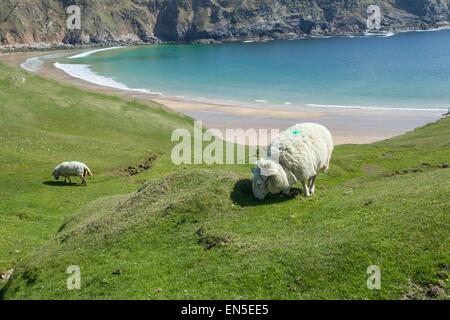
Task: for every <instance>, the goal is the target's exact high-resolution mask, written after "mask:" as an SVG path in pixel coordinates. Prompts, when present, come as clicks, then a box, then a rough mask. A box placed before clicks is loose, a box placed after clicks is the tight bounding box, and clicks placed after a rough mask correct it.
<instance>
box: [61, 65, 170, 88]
mask: <svg viewBox="0 0 450 320" xmlns="http://www.w3.org/2000/svg"><path fill="white" fill-rule="evenodd" d="M54 66H55V67H56V68H58V69H60V70H62V71H64V72H65V73H67V74H68V75H69V76H71V77H74V78H77V79H81V80H84V81H87V82H90V83H93V84H97V85H100V86H103V87H109V88H114V89H120V90H127V91H133V92H140V93H148V94H154V95H162V93H161V92H151V91H149V90H147V89H136V88H130V87H128V86H127V85H126V84H123V83H121V82H118V81H116V80H114V79H113V78H108V77H104V76H101V75H99V74H97V73H95V72H94V71H92V69H91V66H90V65H88V64H62V63H58V62H56V63H55V64H54Z"/></svg>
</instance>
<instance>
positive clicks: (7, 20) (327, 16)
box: [0, 0, 450, 46]
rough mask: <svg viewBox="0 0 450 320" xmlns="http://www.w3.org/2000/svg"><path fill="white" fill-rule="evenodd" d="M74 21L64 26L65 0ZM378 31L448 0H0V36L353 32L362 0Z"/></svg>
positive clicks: (161, 37)
mask: <svg viewBox="0 0 450 320" xmlns="http://www.w3.org/2000/svg"><path fill="white" fill-rule="evenodd" d="M73 4H75V5H78V6H79V7H80V8H81V15H80V17H81V29H80V30H68V28H67V24H66V21H67V19H68V17H69V16H70V14H67V13H66V9H67V7H69V6H70V5H73ZM371 4H377V5H379V6H380V7H381V14H382V20H381V27H382V30H384V31H397V30H404V29H428V28H435V27H439V26H442V25H447V24H448V23H449V21H450V0H380V1H377V0H372V1H371V0H95V1H91V0H75V1H69V0H1V2H0V43H1V44H6V45H8V44H10V45H15V44H25V45H30V46H32V45H36V44H39V43H46V44H55V45H56V44H61V43H67V44H91V43H102V44H110V43H116V44H117V43H141V42H149V43H153V42H160V41H170V42H212V41H239V40H265V39H284V38H293V37H299V36H304V35H336V34H348V33H360V32H364V31H366V28H367V17H368V14H367V7H368V6H369V5H371Z"/></svg>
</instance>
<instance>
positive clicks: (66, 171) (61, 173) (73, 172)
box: [52, 161, 92, 185]
mask: <svg viewBox="0 0 450 320" xmlns="http://www.w3.org/2000/svg"><path fill="white" fill-rule="evenodd" d="M52 174H53V176H54V177H55V179H56V180H58V179H59V177H64V182H67V178H68V179H69V182H70V183H72V181H71V180H70V177H80V178H81V184H83V185H86V176H91V177H92V172H91V170H90V169H89V168H88V166H87V165H85V164H84V163H83V162H78V161H69V162H63V163H61V164H60V165H58V166H57V167H56V168H55V169H53V173H52Z"/></svg>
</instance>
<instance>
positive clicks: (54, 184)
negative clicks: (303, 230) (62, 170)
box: [42, 181, 81, 187]
mask: <svg viewBox="0 0 450 320" xmlns="http://www.w3.org/2000/svg"><path fill="white" fill-rule="evenodd" d="M42 184H45V185H46V186H50V187H80V186H81V184H79V183H75V182H72V183H69V182H67V183H66V182H64V181H44V182H42Z"/></svg>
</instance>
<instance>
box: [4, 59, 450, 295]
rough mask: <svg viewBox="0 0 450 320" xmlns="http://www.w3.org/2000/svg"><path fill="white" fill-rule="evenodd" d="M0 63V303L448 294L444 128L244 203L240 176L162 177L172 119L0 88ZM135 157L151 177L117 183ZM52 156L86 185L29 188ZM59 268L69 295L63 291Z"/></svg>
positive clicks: (28, 89) (39, 84)
mask: <svg viewBox="0 0 450 320" xmlns="http://www.w3.org/2000/svg"><path fill="white" fill-rule="evenodd" d="M0 68H1V71H2V72H1V73H0V74H1V77H0V95H1V96H0V98H1V99H0V101H2V103H1V104H0V106H1V109H2V110H1V111H2V117H1V121H2V126H1V129H0V130H1V135H0V137H1V138H2V144H1V148H2V150H1V155H2V159H1V163H0V165H1V169H2V170H1V171H0V175H1V176H0V178H1V179H2V182H4V183H3V184H2V185H0V188H1V189H2V192H1V196H2V199H1V204H0V206H1V207H0V208H1V211H0V212H1V216H0V218H1V222H0V232H1V233H0V234H1V235H2V236H1V239H0V241H1V244H2V246H1V248H2V249H1V250H0V257H1V258H2V260H3V262H2V265H1V267H3V268H4V269H6V268H9V267H11V266H14V265H15V264H16V263H15V261H16V260H18V259H21V261H20V262H19V263H18V264H17V265H15V267H16V272H15V274H14V277H13V279H12V280H11V281H10V282H8V284H7V285H6V286H5V287H4V289H3V291H2V292H1V294H0V296H1V297H3V298H7V299H8V298H57V299H59V298H67V299H70V298H150V299H164V298H294V299H297V298H400V297H402V296H404V295H405V294H407V293H409V294H410V295H411V296H413V297H419V298H424V297H426V295H425V291H426V290H427V289H428V288H430V286H432V285H436V284H439V285H440V286H441V287H444V288H446V289H447V290H448V284H447V282H446V279H447V280H448V270H447V271H446V270H444V269H445V267H443V266H445V265H448V264H450V259H449V255H448V230H449V219H448V217H449V216H448V213H449V209H450V208H449V207H448V206H449V202H448V194H449V193H450V184H449V183H448V181H449V180H450V170H449V169H443V168H441V165H442V163H444V162H448V161H449V158H450V140H449V138H448V137H449V135H450V127H449V126H450V119H445V120H442V121H439V122H438V123H436V124H433V125H430V126H427V127H425V128H421V129H418V130H416V131H414V132H412V133H409V134H407V135H404V136H401V137H398V138H395V139H391V140H388V141H384V142H380V143H377V144H373V145H363V146H354V145H346V146H339V147H338V148H336V152H335V155H334V159H333V164H332V167H331V170H330V172H329V173H328V174H326V175H323V176H321V177H320V178H319V180H318V194H317V195H316V196H315V197H313V198H311V199H307V200H305V199H303V198H302V197H300V196H299V197H297V198H296V199H285V198H280V197H278V196H273V197H271V198H270V199H268V200H266V201H264V202H262V203H258V202H256V201H254V200H253V199H252V196H251V186H250V181H249V180H248V179H247V178H248V176H249V174H248V173H247V172H249V171H248V167H246V166H230V167H224V166H213V167H210V168H209V169H208V170H206V169H204V168H196V167H187V168H184V169H183V168H177V169H178V170H175V169H176V168H174V167H173V166H172V165H171V164H170V162H169V161H168V159H167V153H168V152H169V150H170V145H171V144H170V143H169V142H168V139H169V136H170V131H171V130H172V128H174V127H178V126H185V125H186V124H188V123H187V122H186V119H183V118H181V117H178V116H176V115H173V114H171V113H166V112H164V111H162V110H160V109H158V108H157V107H155V106H153V107H152V108H147V107H143V106H141V105H137V104H130V103H127V102H124V101H122V100H120V99H117V98H111V97H105V96H103V95H97V94H90V93H84V92H80V91H78V90H76V89H73V88H64V87H61V86H58V85H56V84H55V83H52V82H49V81H43V80H40V79H37V78H34V77H29V76H27V78H28V80H27V82H26V83H25V84H22V83H21V82H20V81H14V80H7V78H8V77H11V73H15V74H16V73H17V72H18V71H13V70H11V69H9V68H6V67H4V66H2V65H1V66H0ZM3 71H5V72H6V73H5V72H3ZM8 73H9V74H8ZM21 74H22V73H21ZM20 77H21V75H20ZM17 92H20V93H21V95H20V98H19V97H18V95H17V94H16V93H17ZM48 92H51V94H49V93H48ZM44 93H45V94H44ZM19 100H21V101H19ZM4 101H5V102H4ZM75 114H76V115H77V116H75ZM3 115H5V116H3ZM80 117H81V119H82V120H79V121H77V120H76V119H80ZM148 149H151V150H152V152H155V153H159V154H160V158H159V160H158V162H157V164H156V165H155V167H154V168H153V169H152V170H150V171H149V172H147V173H145V174H143V175H139V176H137V177H134V178H129V177H119V176H117V168H119V167H122V166H125V165H127V164H130V163H133V162H136V161H138V160H139V159H141V158H143V157H144V156H145V155H147V154H148ZM66 158H67V159H68V158H79V159H83V160H84V161H86V162H88V163H89V164H90V165H91V166H92V167H94V168H95V171H96V172H97V173H98V176H97V177H96V178H95V179H94V180H93V181H92V182H91V183H90V185H89V186H88V187H87V188H77V187H71V188H69V187H67V188H63V187H61V188H59V187H52V186H48V185H43V184H42V181H45V180H47V179H48V170H49V169H48V168H51V167H52V166H53V165H54V162H55V161H56V162H58V161H59V160H64V159H66ZM172 171H175V172H174V173H170V172H172ZM396 172H397V173H396ZM148 179H150V180H149V181H148V182H146V183H145V184H144V186H143V187H142V188H141V189H140V191H138V192H133V193H129V194H127V195H124V194H126V193H128V192H130V191H134V190H136V189H138V188H139V183H140V182H141V181H144V180H148ZM118 194H122V195H121V196H117V195H118ZM17 195H19V196H17ZM108 195H114V196H111V197H103V196H108ZM12 196H14V198H13V197H12ZM95 199H98V200H96V201H94V202H92V203H90V204H89V205H86V204H87V203H89V202H91V201H92V200H95ZM80 208H81V210H80V211H79V212H78V213H76V211H77V210H78V209H80ZM74 213H76V214H74ZM63 220H65V222H64V223H63ZM61 225H62V226H61ZM60 226H61V227H60ZM59 227H60V230H59V232H57V231H58V228H59ZM54 234H56V235H55V236H54V237H53V239H52V240H50V241H49V242H46V243H45V244H44V245H42V244H43V243H44V242H45V241H46V240H47V239H49V238H50V237H51V236H52V235H54ZM41 245H42V246H41ZM16 249H18V250H19V251H20V252H18V253H16V252H15V250H16ZM22 258H23V259H22ZM73 264H76V265H79V266H80V267H81V270H82V289H81V290H80V291H68V290H67V289H66V288H65V281H66V278H67V276H68V275H67V274H66V273H65V270H66V268H67V267H68V266H69V265H73ZM372 264H375V265H378V266H380V267H381V271H382V290H380V291H369V290H368V289H367V288H366V278H367V275H366V274H365V271H366V268H367V267H368V266H369V265H372ZM447 292H448V291H447ZM437 297H438V298H442V297H444V295H443V294H442V292H441V294H438V296H437Z"/></svg>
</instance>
